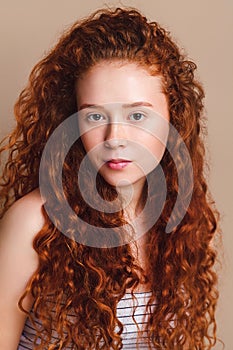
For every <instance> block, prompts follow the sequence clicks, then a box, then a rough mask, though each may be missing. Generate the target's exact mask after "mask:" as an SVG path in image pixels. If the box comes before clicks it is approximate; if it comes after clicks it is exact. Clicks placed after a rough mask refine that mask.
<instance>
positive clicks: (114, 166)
mask: <svg viewBox="0 0 233 350" xmlns="http://www.w3.org/2000/svg"><path fill="white" fill-rule="evenodd" d="M130 163H131V162H118V163H115V162H107V163H106V164H107V166H108V167H109V168H111V169H114V170H121V169H123V168H125V167H127V165H129V164H130Z"/></svg>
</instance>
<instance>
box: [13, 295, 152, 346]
mask: <svg viewBox="0 0 233 350" xmlns="http://www.w3.org/2000/svg"><path fill="white" fill-rule="evenodd" d="M134 295H135V297H136V300H133V298H132V295H131V294H130V293H126V294H125V295H124V297H123V298H122V299H121V300H120V302H119V303H118V306H117V317H118V319H119V321H120V322H121V323H122V324H123V327H124V328H123V333H122V334H121V337H122V342H123V348H122V349H124V350H135V349H137V345H136V344H138V349H140V350H146V349H148V346H147V338H146V333H145V332H144V333H143V334H142V335H141V336H140V337H139V335H138V328H137V327H139V329H140V330H143V329H144V327H145V325H146V317H147V315H146V305H147V303H148V301H149V298H150V296H151V292H143V293H134ZM134 305H135V306H136V309H135V312H134V319H135V321H136V323H137V324H136V323H135V321H134V319H133V310H134ZM152 307H153V305H152ZM38 323H39V322H38ZM34 336H35V329H34V327H33V326H32V324H31V323H30V320H29V319H27V320H26V323H25V327H24V330H23V333H22V335H21V338H20V342H19V345H18V349H17V350H23V349H24V350H25V349H28V350H32V349H33V339H34ZM53 338H54V339H57V335H56V333H55V332H54V333H53ZM67 349H71V347H67Z"/></svg>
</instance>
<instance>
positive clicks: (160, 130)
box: [76, 62, 169, 186]
mask: <svg viewBox="0 0 233 350" xmlns="http://www.w3.org/2000/svg"><path fill="white" fill-rule="evenodd" d="M76 93H77V104H78V110H79V114H78V122H79V128H80V132H81V135H82V136H81V139H82V142H83V145H84V147H85V150H86V152H87V154H88V157H89V158H90V160H91V162H92V163H93V165H94V166H95V168H96V169H98V171H99V172H100V174H101V175H102V176H103V177H104V179H105V180H106V181H107V182H108V183H109V184H111V185H113V186H125V185H127V184H129V183H130V184H133V185H137V184H138V185H142V184H143V183H144V182H145V178H146V175H147V174H149V173H150V172H151V171H152V170H153V169H154V168H155V167H156V166H157V164H158V163H159V161H160V160H161V158H162V155H163V153H164V150H165V144H166V139H167V133H168V121H169V112H168V105H167V100H166V97H165V95H164V94H163V93H162V82H161V78H160V77H159V76H151V75H150V74H149V72H148V71H147V70H146V69H144V68H142V67H140V66H138V65H136V64H133V63H121V64H120V63H119V62H118V63H116V62H110V63H109V62H103V63H100V64H98V65H96V66H94V67H93V68H92V69H90V70H89V71H88V72H87V73H85V74H84V75H83V76H82V78H80V79H79V80H78V81H77V88H76Z"/></svg>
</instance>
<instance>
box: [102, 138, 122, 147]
mask: <svg viewBox="0 0 233 350" xmlns="http://www.w3.org/2000/svg"><path fill="white" fill-rule="evenodd" d="M126 145H127V140H126V139H122V138H121V139H117V138H112V139H107V140H105V142H104V146H105V147H107V148H113V149H114V148H118V147H125V146H126Z"/></svg>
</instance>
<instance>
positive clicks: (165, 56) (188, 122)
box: [0, 8, 219, 350]
mask: <svg viewBox="0 0 233 350" xmlns="http://www.w3.org/2000/svg"><path fill="white" fill-rule="evenodd" d="M106 60H111V61H112V60H118V61H119V60H120V61H122V62H136V63H137V64H139V66H142V67H145V68H146V69H148V70H149V71H150V73H151V74H159V75H161V76H162V81H163V89H164V93H165V94H166V96H167V101H168V106H169V112H170V122H171V124H172V125H174V127H175V128H176V129H177V131H178V132H179V134H180V136H181V138H182V139H183V141H184V142H185V144H186V147H187V148H188V151H189V154H190V156H191V160H192V167H193V176H194V188H193V193H192V198H191V202H190V205H189V207H188V209H187V212H186V214H185V216H184V218H183V220H182V222H181V223H180V224H179V225H178V226H177V227H175V228H174V229H173V231H172V232H171V233H169V234H165V227H166V223H167V222H168V219H169V217H170V215H171V211H172V208H173V207H174V204H175V202H176V198H177V194H178V188H179V186H178V185H179V184H178V178H177V169H176V166H177V164H178V166H179V167H180V169H179V170H180V171H181V172H182V171H184V170H185V166H186V163H185V161H184V159H181V160H179V159H177V160H176V161H175V162H174V159H172V157H171V155H170V154H169V152H168V151H167V150H166V151H165V153H164V156H163V158H162V160H161V163H160V164H161V166H162V168H163V171H164V174H165V178H166V182H167V198H166V202H165V205H164V208H163V210H162V213H161V215H160V217H159V219H158V220H157V222H156V223H155V224H154V226H153V227H152V228H151V229H150V231H149V233H148V241H147V249H148V271H143V270H142V268H141V267H139V266H138V265H137V262H136V260H135V258H134V257H133V255H132V252H131V249H130V246H129V245H128V244H126V245H122V246H118V247H115V248H93V247H89V246H85V245H82V244H79V243H78V242H76V241H75V240H72V239H71V238H68V237H67V236H65V235H63V234H61V232H59V230H58V229H57V228H56V226H55V225H54V224H53V223H51V221H50V220H49V218H48V216H47V214H46V212H45V211H44V216H45V225H44V227H43V229H42V230H41V231H40V232H39V233H38V234H37V236H36V237H35V239H34V249H35V250H36V252H37V253H38V256H39V267H38V270H37V271H36V272H35V273H34V275H33V276H32V278H31V280H30V281H29V283H28V287H27V289H26V291H25V293H24V295H23V296H22V298H21V300H20V307H21V309H23V299H24V297H25V296H26V294H27V293H29V292H30V293H32V295H33V297H34V298H35V303H34V306H33V310H34V316H35V317H37V318H39V319H40V321H41V323H42V329H38V330H37V337H40V339H41V344H40V345H38V349H45V348H46V349H50V350H52V349H55V348H56V349H65V348H66V347H67V346H68V345H70V346H72V348H73V349H80V350H81V349H83V350H84V349H85V350H87V349H96V350H98V349H114V350H116V349H121V348H122V339H121V334H122V330H123V326H122V324H121V322H120V321H119V320H118V319H117V314H116V308H117V303H118V302H119V300H120V299H121V298H122V297H123V296H124V294H125V292H126V289H127V288H132V290H134V289H135V288H136V287H137V285H138V284H139V283H140V282H142V280H141V279H142V276H144V277H143V278H144V279H146V280H147V281H149V283H150V286H151V291H152V296H151V298H150V301H149V304H151V303H153V302H156V307H155V308H154V309H153V310H150V308H149V304H148V311H149V310H150V313H149V318H148V323H147V326H148V327H147V328H148V330H147V333H148V347H149V348H150V349H153V348H156V349H182V348H183V347H184V346H186V347H187V348H188V349H201V350H203V349H211V348H212V346H214V344H215V343H216V340H217V337H216V321H215V308H216V303H217V299H218V292H217V288H216V283H217V277H216V274H215V272H214V270H213V265H214V263H215V261H216V251H215V250H214V248H213V244H212V241H213V237H214V236H215V233H216V232H217V231H218V230H217V222H218V219H219V217H218V212H217V210H216V209H215V205H214V201H213V199H212V197H211V195H210V193H209V191H208V187H207V182H206V178H205V175H204V160H205V149H204V144H203V139H202V136H201V135H203V134H205V117H204V115H203V98H204V92H203V88H202V86H201V84H200V83H199V82H198V81H197V80H196V79H195V77H194V72H195V70H196V65H195V64H194V63H193V62H191V61H189V60H187V59H186V58H185V55H184V54H182V53H181V51H180V50H179V48H178V46H177V45H176V44H175V43H174V41H173V40H172V39H171V37H170V34H169V33H168V32H167V31H166V30H164V29H163V28H161V26H160V25H159V24H158V23H156V22H148V20H147V19H146V18H145V17H144V16H143V15H142V14H140V13H139V12H138V11H137V10H135V9H127V8H116V9H113V10H111V9H104V10H103V9H102V10H98V11H97V12H95V13H94V14H92V15H91V16H89V17H87V18H85V19H83V20H80V21H78V22H76V23H75V24H74V25H73V26H72V27H71V28H70V29H69V30H68V31H66V32H65V33H64V34H63V35H62V37H61V38H60V40H59V41H58V43H57V45H56V46H55V47H54V48H53V49H52V50H51V51H50V52H49V53H48V54H47V55H46V57H45V58H44V59H42V60H41V61H40V62H39V63H38V64H37V65H36V66H35V67H34V69H33V70H32V72H31V74H30V77H29V81H28V85H27V86H26V88H25V89H24V90H23V91H22V93H21V94H20V96H19V98H18V101H17V103H16V104H15V117H16V121H17V126H16V128H15V130H14V131H13V132H12V133H11V135H10V137H9V142H8V143H6V142H5V141H6V140H5V141H3V142H2V146H1V152H3V151H7V152H8V154H9V158H8V161H7V162H6V165H5V167H4V169H3V176H2V180H1V192H0V194H1V198H2V199H3V206H2V208H3V209H2V212H1V216H2V215H3V214H4V213H5V211H6V210H7V208H9V206H10V205H11V204H12V203H13V202H14V201H16V200H17V199H19V198H21V197H22V196H24V195H25V194H27V193H29V192H30V191H32V190H33V189H35V188H37V187H38V186H39V166H40V161H41V156H42V152H43V149H44V147H45V144H46V142H47V140H48V138H49V137H50V135H51V134H52V132H53V131H54V129H55V128H56V127H57V126H58V125H59V124H60V123H61V122H62V121H64V120H65V119H66V118H68V117H69V116H70V115H72V114H73V113H75V112H76V111H77V104H76V96H75V84H76V82H77V80H78V78H80V77H81V76H82V75H83V74H84V73H85V72H86V71H88V70H89V69H90V68H91V67H93V66H94V65H95V64H97V63H99V62H101V61H106ZM173 141H174V140H172V139H171V138H169V139H168V142H170V143H171V145H173V146H172V147H175V148H177V150H179V147H180V144H175V145H174V144H173ZM4 142H5V143H4ZM178 153H179V152H177V154H178ZM84 155H85V150H84V147H83V145H82V142H81V140H78V141H77V142H76V143H75V144H74V145H73V146H72V148H71V150H70V152H69V154H68V155H67V157H66V159H65V163H64V167H63V176H64V178H63V180H64V181H63V184H64V192H65V194H66V197H67V200H68V201H69V203H70V205H71V206H72V208H73V209H74V210H75V211H76V213H78V215H80V217H82V218H83V219H84V220H87V221H88V222H90V223H91V224H92V223H93V224H95V225H97V226H101V225H102V226H104V227H115V226H120V225H122V223H124V219H123V213H122V212H118V213H114V214H111V215H108V216H107V215H104V213H99V212H96V211H95V210H93V209H92V208H90V207H89V206H88V204H87V203H85V201H84V200H83V199H82V197H81V194H80V192H79V189H78V184H77V183H76V182H77V180H76V179H75V178H74V176H73V174H74V173H75V172H77V169H78V168H79V165H80V162H81V160H82V158H83V157H84ZM58 156H59V150H58ZM175 164H176V166H175ZM150 176H152V177H153V179H155V180H157V177H156V176H157V175H156V169H155V170H154V171H153V172H152V174H151V175H150ZM50 180H51V182H52V175H51V177H50ZM86 186H87V187H88V183H87V184H86ZM98 188H99V191H100V193H101V195H102V197H103V198H107V197H108V198H109V199H110V200H111V199H113V198H115V196H116V191H115V190H114V188H112V187H111V186H110V185H109V184H107V183H106V182H105V181H104V180H103V179H102V178H101V177H99V179H98ZM190 190H191V189H190V187H187V188H186V191H185V193H184V195H187V194H188V193H189V192H190ZM55 195H57V196H58V197H59V194H55ZM51 196H52V194H51ZM156 196H159V193H157V194H156ZM57 210H58V218H59V209H57ZM151 215H152V214H151ZM72 219H73V218H72V217H71V218H70V222H71V223H72ZM83 234H84V235H85V232H83ZM61 267H62V268H61ZM132 294H133V291H132ZM52 302H53V303H54V305H55V306H54V308H53V309H52V308H51V303H52ZM70 312H72V313H74V314H75V321H71V320H70V319H69V317H68V316H67V315H68V314H69V313H70ZM34 316H33V315H30V317H31V319H32V321H33V319H34V318H33V317H34ZM171 320H173V322H174V327H171ZM53 329H55V330H56V332H57V334H58V336H59V342H58V343H56V344H52V342H51V339H52V330H53ZM36 348H37V347H36Z"/></svg>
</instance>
